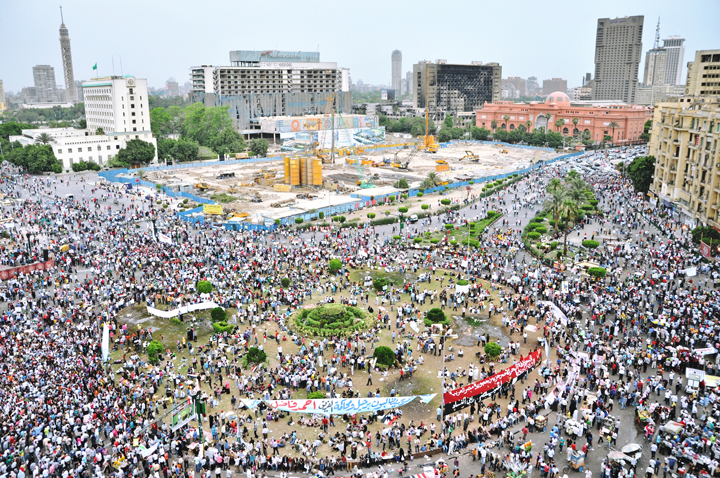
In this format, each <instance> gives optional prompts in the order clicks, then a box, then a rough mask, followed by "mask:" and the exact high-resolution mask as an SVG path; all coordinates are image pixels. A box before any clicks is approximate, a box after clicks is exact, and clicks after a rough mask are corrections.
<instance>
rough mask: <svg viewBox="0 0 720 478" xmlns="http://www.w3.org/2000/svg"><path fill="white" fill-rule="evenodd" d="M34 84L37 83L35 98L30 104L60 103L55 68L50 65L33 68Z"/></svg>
mask: <svg viewBox="0 0 720 478" xmlns="http://www.w3.org/2000/svg"><path fill="white" fill-rule="evenodd" d="M33 82H34V83H35V90H34V96H35V98H34V101H30V102H32V103H57V102H58V101H59V97H58V91H57V85H56V84H55V68H53V67H52V66H50V65H35V66H33Z"/></svg>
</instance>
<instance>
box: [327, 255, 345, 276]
mask: <svg viewBox="0 0 720 478" xmlns="http://www.w3.org/2000/svg"><path fill="white" fill-rule="evenodd" d="M328 268H329V269H330V272H331V273H333V274H335V273H336V272H337V271H339V270H340V269H342V261H341V260H340V259H330V262H328Z"/></svg>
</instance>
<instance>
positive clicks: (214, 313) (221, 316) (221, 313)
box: [210, 307, 227, 322]
mask: <svg viewBox="0 0 720 478" xmlns="http://www.w3.org/2000/svg"><path fill="white" fill-rule="evenodd" d="M210 318H211V319H212V321H213V322H225V320H226V319H227V313H226V312H225V309H223V308H222V307H215V308H214V309H213V310H211V311H210Z"/></svg>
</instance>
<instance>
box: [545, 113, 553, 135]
mask: <svg viewBox="0 0 720 478" xmlns="http://www.w3.org/2000/svg"><path fill="white" fill-rule="evenodd" d="M552 117H553V115H552V114H551V113H545V118H547V129H546V131H545V132H546V133H549V132H550V120H551V119H552Z"/></svg>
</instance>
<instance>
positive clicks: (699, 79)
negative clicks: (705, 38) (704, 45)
mask: <svg viewBox="0 0 720 478" xmlns="http://www.w3.org/2000/svg"><path fill="white" fill-rule="evenodd" d="M685 94H686V95H692V96H710V95H720V50H700V51H696V52H695V60H694V61H691V62H688V72H687V85H686V86H685Z"/></svg>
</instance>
